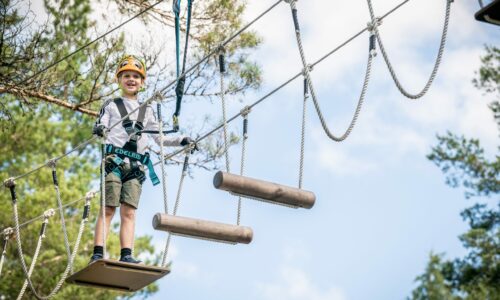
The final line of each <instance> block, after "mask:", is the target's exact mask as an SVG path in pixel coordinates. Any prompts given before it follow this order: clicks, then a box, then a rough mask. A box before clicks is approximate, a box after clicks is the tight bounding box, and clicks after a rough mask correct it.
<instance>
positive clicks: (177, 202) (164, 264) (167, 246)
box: [161, 149, 191, 268]
mask: <svg viewBox="0 0 500 300" xmlns="http://www.w3.org/2000/svg"><path fill="white" fill-rule="evenodd" d="M190 154H191V150H190V149H188V150H187V151H186V157H185V158H184V165H183V167H182V174H181V179H180V180H179V187H178V189H177V196H176V198H175V204H174V211H173V212H172V215H173V216H176V215H177V210H178V209H179V205H180V202H181V194H182V187H183V186H184V179H185V178H186V175H187V166H188V164H189V156H190ZM171 237H172V234H171V233H170V232H169V233H168V236H167V242H166V244H165V251H163V258H162V264H161V266H162V267H163V268H165V267H167V266H168V265H169V263H168V262H167V256H168V251H169V249H170V240H171Z"/></svg>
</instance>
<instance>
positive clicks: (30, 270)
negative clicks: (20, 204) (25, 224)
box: [17, 216, 69, 300]
mask: <svg viewBox="0 0 500 300" xmlns="http://www.w3.org/2000/svg"><path fill="white" fill-rule="evenodd" d="M48 223H49V217H48V216H45V217H44V219H43V223H42V231H41V232H40V235H39V236H38V242H37V244H36V248H35V254H33V260H32V261H31V265H30V268H29V271H28V278H31V274H33V270H34V269H35V265H36V261H37V260H38V255H39V254H40V249H41V248H42V241H43V239H44V238H45V229H46V226H47V224H48ZM68 258H69V257H68ZM27 287H28V279H25V280H24V283H23V286H22V288H21V291H20V292H19V294H18V295H17V300H20V299H22V298H23V295H24V292H25V291H26V288H27Z"/></svg>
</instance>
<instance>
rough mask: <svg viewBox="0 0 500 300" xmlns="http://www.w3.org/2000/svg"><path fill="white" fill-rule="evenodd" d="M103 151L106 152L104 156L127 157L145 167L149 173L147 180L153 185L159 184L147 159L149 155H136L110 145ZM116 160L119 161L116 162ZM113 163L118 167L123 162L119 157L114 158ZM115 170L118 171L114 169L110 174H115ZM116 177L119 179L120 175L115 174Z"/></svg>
mask: <svg viewBox="0 0 500 300" xmlns="http://www.w3.org/2000/svg"><path fill="white" fill-rule="evenodd" d="M105 150H106V151H105V152H106V155H107V154H116V155H119V156H125V157H128V158H129V159H131V160H134V161H138V162H140V163H141V164H142V165H144V166H147V167H148V171H149V178H150V179H151V182H152V183H153V185H157V184H159V183H160V180H159V179H158V176H156V173H155V169H154V167H153V162H152V161H151V159H150V158H149V153H147V152H146V154H140V153H137V152H133V151H129V150H126V149H123V148H120V147H116V146H113V145H111V144H107V145H106V149H105ZM117 159H118V160H119V161H117ZM113 161H114V162H115V163H117V165H120V164H121V163H122V162H123V160H122V159H121V158H120V157H115V158H114V159H113ZM118 162H119V163H118ZM116 169H118V168H115V169H114V170H113V171H112V172H113V173H115V170H116ZM118 172H120V171H119V170H118ZM115 174H116V173H115ZM117 175H118V176H120V177H121V174H117Z"/></svg>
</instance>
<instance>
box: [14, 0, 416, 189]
mask: <svg viewBox="0 0 500 300" xmlns="http://www.w3.org/2000/svg"><path fill="white" fill-rule="evenodd" d="M282 1H283V0H278V1H277V2H275V3H274V4H273V5H271V6H270V7H268V8H267V9H266V10H265V11H263V12H262V13H261V14H259V15H258V16H257V17H256V18H254V19H253V20H252V21H250V22H249V23H247V24H246V25H245V26H243V27H242V28H240V29H239V30H237V31H236V32H235V33H233V34H232V35H231V36H230V37H229V38H227V39H226V40H224V41H223V42H222V43H221V44H220V45H221V46H222V47H223V46H226V45H227V44H229V43H230V42H232V41H233V40H234V39H235V38H236V37H237V36H239V35H240V34H241V33H243V32H244V31H245V30H247V29H248V28H249V27H250V26H252V25H253V24H254V23H255V22H257V21H258V20H260V19H261V18H262V17H264V16H265V15H266V14H268V13H269V12H270V11H271V10H273V9H274V8H275V7H276V6H278V4H280V3H281V2H282ZM407 1H409V0H407ZM217 51H219V48H215V49H214V50H212V51H210V52H209V53H208V54H207V55H205V56H204V57H203V58H201V59H200V60H199V61H198V62H197V63H195V64H194V65H193V66H191V67H190V68H189V69H188V70H186V71H185V72H183V73H182V74H181V75H180V76H179V77H178V78H176V79H174V80H172V81H171V82H170V83H169V84H167V85H166V86H165V87H164V88H162V89H161V90H160V91H158V92H156V93H155V94H154V95H153V96H152V97H150V98H149V99H147V100H146V101H144V102H143V103H142V104H141V105H139V106H138V107H136V108H135V109H133V110H131V111H129V112H128V114H127V115H125V116H123V117H122V118H121V119H120V120H118V121H117V122H116V123H115V124H113V125H111V126H110V127H109V128H108V130H107V131H109V130H111V129H112V128H114V127H116V126H118V125H121V124H122V122H123V121H124V120H125V119H126V118H127V117H129V116H130V115H131V114H133V113H135V112H136V111H138V110H139V109H140V108H141V107H142V106H144V105H147V104H149V103H150V102H151V101H153V100H155V99H157V98H161V97H162V93H165V92H166V91H167V90H168V89H169V88H170V87H172V86H173V85H174V84H175V83H176V82H177V81H178V80H179V78H180V77H183V76H186V75H187V74H189V73H190V72H192V71H193V70H195V69H196V68H197V67H198V66H200V65H201V64H202V63H203V62H205V61H206V60H207V59H209V58H210V57H212V56H213V55H214V54H215V53H216V52H217ZM96 139H97V137H96V136H93V137H91V138H90V139H88V140H87V141H85V142H83V143H81V144H80V145H78V146H77V147H75V148H73V149H71V150H70V151H68V152H67V153H65V154H64V155H62V156H60V157H56V158H53V159H50V160H49V161H48V162H46V163H45V164H43V165H41V166H38V167H36V168H35V169H32V170H31V171H29V172H27V173H24V174H21V175H18V176H16V177H12V178H9V179H6V180H5V181H4V184H5V182H6V181H8V180H10V179H13V180H18V179H21V178H23V177H25V176H28V175H31V174H33V173H35V172H37V171H38V170H40V169H42V168H43V167H45V166H46V165H47V164H48V163H49V162H52V161H54V160H55V161H58V160H60V159H62V158H64V157H66V156H68V155H69V154H71V153H72V152H74V151H76V150H77V149H79V148H81V147H84V146H86V145H88V144H90V143H91V142H93V141H94V140H96ZM184 150H185V148H184V149H183V150H182V151H184ZM182 151H181V152H182ZM179 153H180V152H179Z"/></svg>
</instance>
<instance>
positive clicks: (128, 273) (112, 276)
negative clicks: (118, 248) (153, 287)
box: [66, 259, 170, 292]
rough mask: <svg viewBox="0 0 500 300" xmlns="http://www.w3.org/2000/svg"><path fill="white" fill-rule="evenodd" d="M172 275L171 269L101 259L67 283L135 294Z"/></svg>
mask: <svg viewBox="0 0 500 300" xmlns="http://www.w3.org/2000/svg"><path fill="white" fill-rule="evenodd" d="M168 273H170V268H161V267H153V266H146V265H143V264H131V263H125V262H121V261H116V260H111V259H99V260H96V261H94V262H93V263H91V264H89V265H88V266H87V267H85V268H84V269H82V270H80V271H78V272H76V273H74V274H73V275H71V276H70V277H68V278H67V279H66V282H67V283H72V284H78V285H83V286H90V287H95V288H102V289H112V290H118V291H122V292H135V291H138V290H140V289H142V288H144V287H146V286H148V285H149V284H151V283H153V282H155V281H156V280H158V279H160V278H162V277H163V276H165V275H167V274H168Z"/></svg>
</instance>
